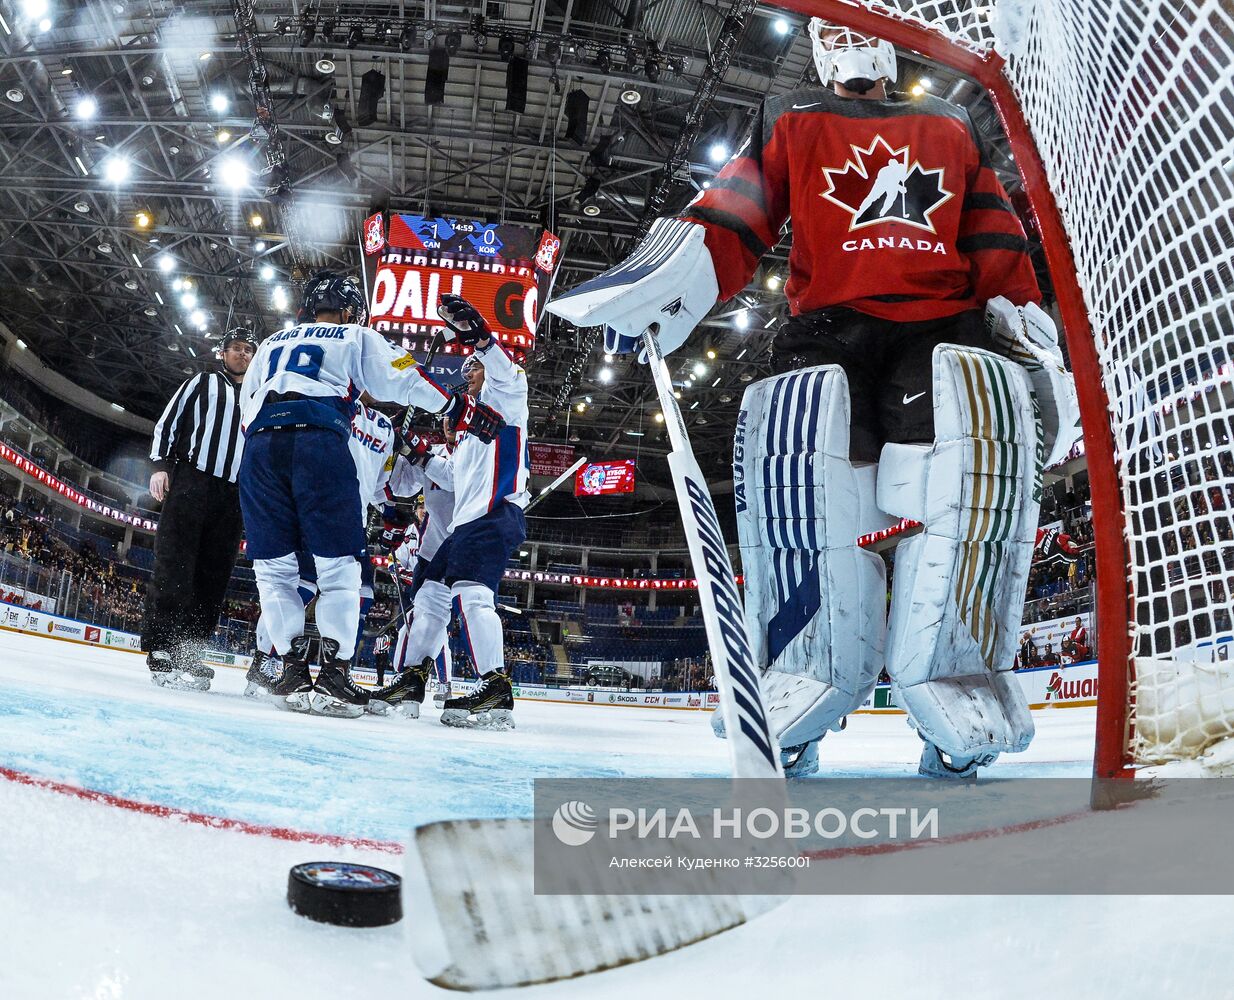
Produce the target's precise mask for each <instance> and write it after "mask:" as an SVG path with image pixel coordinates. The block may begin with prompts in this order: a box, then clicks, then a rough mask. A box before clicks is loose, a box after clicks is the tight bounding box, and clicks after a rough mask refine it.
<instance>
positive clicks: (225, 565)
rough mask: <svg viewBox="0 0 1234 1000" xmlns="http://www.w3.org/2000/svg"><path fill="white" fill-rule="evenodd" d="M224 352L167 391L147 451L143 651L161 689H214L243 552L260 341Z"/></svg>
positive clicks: (240, 341)
mask: <svg viewBox="0 0 1234 1000" xmlns="http://www.w3.org/2000/svg"><path fill="white" fill-rule="evenodd" d="M219 350H220V353H219V357H220V359H221V361H222V365H221V367H220V368H218V369H216V370H214V371H209V372H202V373H201V374H198V375H194V376H193V377H192V378H190V379H188V380H187V381H186V382H185V383H184V384H183V385H181V386H180V388H179V389H178V390H177V391H176V394H175V395H174V396H172V397H171V402H169V403H168V404H167V408H166V409H165V410H164V411H163V415H162V417H160V418H159V422H158V423H157V424H156V425H155V427H154V444H153V447H152V448H151V449H150V458H151V460H152V461H153V462H154V474H153V475H152V476H151V477H150V495H151V496H153V497H154V499H155V500H157V501H158V502H159V503H161V504H162V505H163V509H162V512H161V513H160V515H159V526H158V533H157V534H156V535H155V539H154V579H153V580H151V581H150V588H149V590H148V591H147V593H146V608H145V615H144V618H143V621H142V629H141V648H142V650H143V651H144V652H145V653H146V654H147V656H146V665H147V666H149V668H150V677H151V680H153V681H154V683H155V684H157V685H159V686H160V687H164V686H165V687H180V688H192V689H195V690H199V691H206V690H208V689H209V687H210V678H211V677H213V676H214V671H213V670H211V669H210V668H209V667H207V666H205V665H204V664H203V663H202V653H203V652H204V650H205V645H206V643H207V642H208V641H209V639H210V637H211V636H212V635H213V634H214V629H215V627H216V626H217V625H218V619H219V611H220V609H221V608H222V606H223V595H224V593H225V591H226V590H227V581H228V580H229V579H230V577H231V571H232V568H233V567H234V566H235V563H236V556H237V555H238V553H239V548H240V536H241V533H242V530H243V522H242V520H241V518H240V494H239V489H238V488H237V486H236V474H237V473H238V472H239V469H240V455H241V451H242V448H243V443H244V439H243V436H242V435H241V433H240V383H241V382H243V381H244V373H245V372H246V371H248V367H249V362H251V361H252V360H253V355H254V353H255V352H256V351H257V341H256V339H255V338H254V336H253V334H252V333H251V332H250V331H248V330H244V329H237V330H232V331H230V332H229V333H228V334H227V335H226V336H225V337H224V338H223V340H222V343H221V344H220V348H219Z"/></svg>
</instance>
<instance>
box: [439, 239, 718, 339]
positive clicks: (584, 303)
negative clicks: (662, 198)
mask: <svg viewBox="0 0 1234 1000" xmlns="http://www.w3.org/2000/svg"><path fill="white" fill-rule="evenodd" d="M704 233H705V231H704V229H703V227H702V226H700V225H698V224H696V223H693V222H684V221H683V220H681V219H656V221H655V222H653V223H652V224H651V229H650V230H649V231H648V233H647V235H646V236H645V237H643V241H642V242H641V243H640V244H639V245H638V246H637V247H636V248H635V250H634V253H632V254H631V255H630V256H629V257H627V258H626V259H625V260H624V261H622V262H621V263H620V264H618V265H617V266H616V267H613V268H610V269H609V270H607V271H605V272H604V273H603V274H601V275H599V276H598V277H595V278H592V279H591V280H590V281H584V282H583V283H582V284H581V285H579V286H578V287H577V288H575V289H573V290H571V291H569V292H566V293H565V294H564V295H559V296H557V297H556V298H555V299H553V301H552V302H550V303H549V304H548V305H547V306H546V307H545V308H546V309H548V311H549V312H551V313H553V314H554V315H555V316H560V317H561V318H562V319H565V320H568V321H569V322H571V323H573V324H574V325H575V326H603V327H605V330H604V352H605V353H606V354H629V353H631V352H633V351H636V350H639V349H640V348H641V347H642V343H643V333H644V332H645V331H647V330H648V329H653V330H654V331H655V332H656V334H657V336H658V338H659V342H660V350H661V352H662V353H664V354H666V355H667V354H671V353H672V352H673V351H675V350H677V348H679V347H680V346H681V345H682V344H683V343H685V340H686V338H687V337H688V336H689V335H690V331H691V330H693V329H694V327H695V326H697V325H698V323H699V321H700V320H702V318H703V317H704V316H706V315H707V312H708V311H709V310H710V309H711V307H712V306H713V305H715V302H716V299H717V298H718V297H719V295H720V286H719V285H718V284H717V282H716V272H715V267H714V266H713V265H712V263H711V252H710V251H709V250H708V249H707V246H706V244H705V243H704V242H703V236H704ZM443 298H444V297H443ZM639 360H640V361H642V362H644V363H645V362H646V361H647V355H646V352H645V351H641V350H640V351H639Z"/></svg>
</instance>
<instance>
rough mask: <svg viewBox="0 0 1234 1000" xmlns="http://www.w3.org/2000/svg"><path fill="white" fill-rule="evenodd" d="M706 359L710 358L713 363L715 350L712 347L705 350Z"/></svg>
mask: <svg viewBox="0 0 1234 1000" xmlns="http://www.w3.org/2000/svg"><path fill="white" fill-rule="evenodd" d="M707 357H708V358H710V359H711V360H712V361H715V359H716V350H715V348H714V347H709V348H707Z"/></svg>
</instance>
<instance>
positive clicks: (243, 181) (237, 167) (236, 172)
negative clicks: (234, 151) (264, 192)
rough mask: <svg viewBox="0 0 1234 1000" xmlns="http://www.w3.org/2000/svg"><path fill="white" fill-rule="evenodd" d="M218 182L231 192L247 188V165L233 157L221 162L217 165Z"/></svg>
mask: <svg viewBox="0 0 1234 1000" xmlns="http://www.w3.org/2000/svg"><path fill="white" fill-rule="evenodd" d="M218 176H219V180H220V181H222V182H223V183H224V184H225V185H227V187H229V188H232V189H233V190H238V189H240V188H245V187H248V186H249V168H248V164H247V163H245V162H244V161H243V160H241V159H239V158H238V157H235V156H229V157H227V158H226V159H224V160H221V161H220V162H219V165H218Z"/></svg>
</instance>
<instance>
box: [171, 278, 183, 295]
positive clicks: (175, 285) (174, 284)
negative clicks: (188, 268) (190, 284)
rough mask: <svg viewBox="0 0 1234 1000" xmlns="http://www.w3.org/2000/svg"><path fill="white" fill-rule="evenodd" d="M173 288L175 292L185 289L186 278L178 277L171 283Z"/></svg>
mask: <svg viewBox="0 0 1234 1000" xmlns="http://www.w3.org/2000/svg"><path fill="white" fill-rule="evenodd" d="M171 288H172V291H175V292H182V291H184V280H183V279H182V278H177V279H176V280H175V281H173V282H172V283H171Z"/></svg>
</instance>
